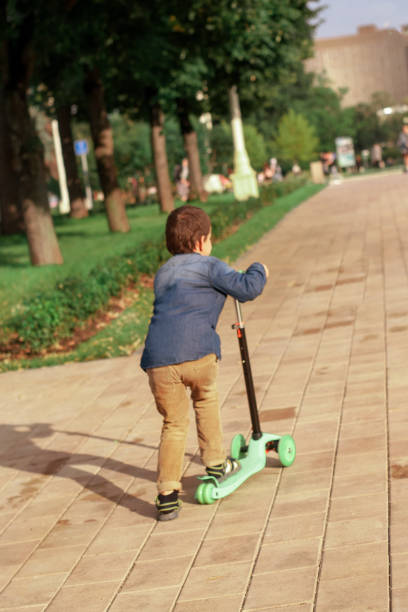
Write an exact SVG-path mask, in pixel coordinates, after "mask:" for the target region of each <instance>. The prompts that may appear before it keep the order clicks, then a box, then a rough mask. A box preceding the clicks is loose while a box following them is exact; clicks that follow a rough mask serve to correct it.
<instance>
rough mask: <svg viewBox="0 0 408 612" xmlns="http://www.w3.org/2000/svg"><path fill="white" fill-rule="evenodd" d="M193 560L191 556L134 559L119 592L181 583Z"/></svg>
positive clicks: (145, 589)
mask: <svg viewBox="0 0 408 612" xmlns="http://www.w3.org/2000/svg"><path fill="white" fill-rule="evenodd" d="M192 562H193V556H192V555H188V556H183V557H173V556H172V557H169V558H168V560H166V562H164V563H161V564H160V567H158V562H157V561H156V560H155V559H154V560H152V561H136V563H135V564H134V566H133V567H132V570H131V572H130V573H129V575H128V577H127V579H126V581H125V583H124V585H123V587H122V589H121V593H125V592H128V591H148V590H150V589H160V588H162V587H170V586H176V585H181V584H182V581H183V578H184V577H185V576H186V574H187V573H188V571H189V569H190V566H191V564H192Z"/></svg>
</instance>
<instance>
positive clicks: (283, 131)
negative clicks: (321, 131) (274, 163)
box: [275, 110, 319, 163]
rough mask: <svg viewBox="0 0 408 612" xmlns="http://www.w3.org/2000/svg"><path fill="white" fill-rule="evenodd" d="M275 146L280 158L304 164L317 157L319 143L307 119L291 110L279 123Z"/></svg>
mask: <svg viewBox="0 0 408 612" xmlns="http://www.w3.org/2000/svg"><path fill="white" fill-rule="evenodd" d="M275 144H276V149H277V153H278V157H279V158H282V159H283V160H285V161H288V162H295V161H297V162H299V163H302V162H309V161H311V160H312V159H313V158H314V157H315V156H316V151H317V149H318V146H319V141H318V139H317V137H316V133H315V130H314V128H313V127H312V126H311V125H310V123H309V122H308V121H307V119H305V118H304V117H302V115H298V114H296V113H295V112H294V111H293V110H290V111H289V112H288V113H287V114H286V115H284V116H283V117H282V119H281V120H280V122H279V127H278V136H277V138H276V142H275Z"/></svg>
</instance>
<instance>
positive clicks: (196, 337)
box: [140, 253, 266, 370]
mask: <svg viewBox="0 0 408 612" xmlns="http://www.w3.org/2000/svg"><path fill="white" fill-rule="evenodd" d="M265 283H266V274H265V270H264V267H263V265H262V264H260V263H253V264H252V265H251V266H250V267H249V268H248V270H247V271H246V272H245V273H244V274H242V273H240V272H236V271H235V270H233V268H231V267H230V266H228V265H227V264H226V263H224V262H223V261H221V260H220V259H217V258H216V257H210V256H205V255H200V254H199V253H187V254H181V255H174V256H173V257H172V258H171V259H169V260H168V261H167V262H166V263H165V264H164V265H163V266H162V267H161V268H160V269H159V271H158V272H157V274H156V278H155V280H154V293H155V301H154V307H153V316H152V318H151V321H150V326H149V331H148V334H147V338H146V342H145V347H144V351H143V354H142V359H141V363H140V365H141V367H142V368H143V369H144V370H146V369H148V368H155V367H160V366H165V365H170V364H174V363H182V362H183V361H193V360H195V359H200V358H201V357H205V355H209V354H210V353H215V354H216V355H217V357H218V359H221V345H220V338H219V336H218V334H217V332H216V331H215V328H216V325H217V322H218V318H219V316H220V313H221V310H222V308H223V306H224V303H225V299H226V297H227V295H231V296H232V297H234V298H237V299H238V300H239V301H240V302H246V301H248V300H253V299H254V298H256V297H257V296H258V295H259V294H260V293H262V290H263V288H264V286H265Z"/></svg>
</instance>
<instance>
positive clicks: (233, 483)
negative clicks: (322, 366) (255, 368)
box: [195, 300, 296, 504]
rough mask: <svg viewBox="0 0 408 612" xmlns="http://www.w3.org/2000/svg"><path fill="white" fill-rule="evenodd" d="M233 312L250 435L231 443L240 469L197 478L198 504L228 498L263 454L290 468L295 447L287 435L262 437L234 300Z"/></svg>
mask: <svg viewBox="0 0 408 612" xmlns="http://www.w3.org/2000/svg"><path fill="white" fill-rule="evenodd" d="M235 309H236V313H237V320H238V322H237V323H235V324H234V325H233V326H232V328H233V329H235V330H236V332H237V336H238V343H239V350H240V353H241V362H242V368H243V371H244V378H245V387H246V392H247V396H248V404H249V412H250V415H251V422H252V435H251V437H250V439H249V441H248V442H247V441H246V439H245V437H244V436H243V434H237V435H235V436H234V437H233V439H232V442H231V450H230V455H231V457H232V458H233V459H237V460H239V463H240V465H241V468H240V469H239V470H238V471H237V472H235V473H234V474H232V475H231V476H228V478H226V479H225V480H224V481H221V482H219V481H218V480H217V479H216V478H215V477H214V476H199V480H201V481H202V482H201V483H200V484H199V485H198V487H197V490H196V492H195V498H196V500H197V501H198V503H200V504H212V503H214V502H215V501H216V500H217V499H221V498H222V497H227V495H230V494H231V493H232V492H233V491H235V489H237V488H238V487H239V486H240V485H242V483H243V482H245V480H247V479H248V478H249V477H250V476H252V475H253V474H256V473H257V472H260V471H261V470H262V469H263V468H264V467H265V465H266V453H267V452H268V451H276V452H277V453H278V457H279V460H280V462H281V464H282V466H283V467H289V466H290V465H292V463H293V462H294V460H295V456H296V445H295V441H294V439H293V438H292V436H290V435H284V436H277V435H274V434H269V433H262V431H261V426H260V422H259V414H258V408H257V404H256V396H255V389H254V383H253V379H252V372H251V364H250V361H249V353H248V344H247V339H246V333H245V325H244V321H243V319H242V312H241V305H240V303H239V301H238V300H235Z"/></svg>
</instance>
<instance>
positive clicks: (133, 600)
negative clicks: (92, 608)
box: [61, 587, 178, 612]
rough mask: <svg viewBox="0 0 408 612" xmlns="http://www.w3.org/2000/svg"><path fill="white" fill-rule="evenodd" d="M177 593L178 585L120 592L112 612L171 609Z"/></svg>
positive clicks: (154, 611)
mask: <svg viewBox="0 0 408 612" xmlns="http://www.w3.org/2000/svg"><path fill="white" fill-rule="evenodd" d="M177 594H178V587H168V588H156V589H154V590H153V591H136V592H128V593H120V594H119V595H118V596H117V597H116V599H115V600H114V602H113V604H112V606H111V607H110V608H109V610H110V611H111V612H129V610H143V612H157V611H158V610H171V609H172V607H173V603H174V601H175V600H176V598H177ZM101 609H104V608H101ZM61 612H62V609H61Z"/></svg>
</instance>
